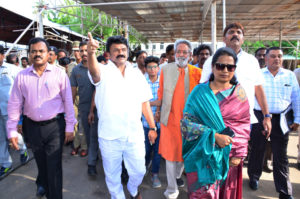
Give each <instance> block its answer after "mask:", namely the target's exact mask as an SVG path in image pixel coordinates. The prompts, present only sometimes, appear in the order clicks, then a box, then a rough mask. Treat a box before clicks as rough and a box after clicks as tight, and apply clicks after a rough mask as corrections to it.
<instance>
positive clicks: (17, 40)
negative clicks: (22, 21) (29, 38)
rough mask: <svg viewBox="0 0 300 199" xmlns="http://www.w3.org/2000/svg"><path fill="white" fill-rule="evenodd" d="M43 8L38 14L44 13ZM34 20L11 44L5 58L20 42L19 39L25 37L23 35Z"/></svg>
mask: <svg viewBox="0 0 300 199" xmlns="http://www.w3.org/2000/svg"><path fill="white" fill-rule="evenodd" d="M44 9H45V8H42V10H41V11H40V12H39V14H41V13H42V12H43V11H44ZM34 22H35V21H34V20H33V21H32V22H31V23H30V24H29V25H28V26H27V28H26V29H25V30H24V31H23V32H22V33H21V34H20V36H19V37H18V38H17V39H16V41H15V42H14V43H13V45H12V46H11V47H10V48H9V49H8V51H6V53H5V56H6V55H8V54H9V53H10V51H11V50H12V49H13V48H14V47H15V45H16V44H17V43H18V42H19V41H20V39H21V38H22V37H23V36H24V35H25V33H26V32H27V31H28V30H29V28H30V27H31V26H32V25H33V24H34Z"/></svg>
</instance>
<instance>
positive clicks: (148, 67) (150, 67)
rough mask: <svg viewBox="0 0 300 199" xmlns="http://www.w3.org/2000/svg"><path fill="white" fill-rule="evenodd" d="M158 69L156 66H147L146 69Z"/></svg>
mask: <svg viewBox="0 0 300 199" xmlns="http://www.w3.org/2000/svg"><path fill="white" fill-rule="evenodd" d="M158 67H159V66H158V65H155V66H147V69H150V70H151V69H152V68H154V69H155V68H158Z"/></svg>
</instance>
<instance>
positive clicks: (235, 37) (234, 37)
mask: <svg viewBox="0 0 300 199" xmlns="http://www.w3.org/2000/svg"><path fill="white" fill-rule="evenodd" d="M234 39H236V40H238V41H240V40H239V38H238V37H237V36H233V37H232V38H231V39H230V41H232V40H234Z"/></svg>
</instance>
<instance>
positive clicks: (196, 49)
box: [193, 47, 199, 56]
mask: <svg viewBox="0 0 300 199" xmlns="http://www.w3.org/2000/svg"><path fill="white" fill-rule="evenodd" d="M198 48H199V47H197V48H194V50H193V56H195V55H198V54H197V52H198Z"/></svg>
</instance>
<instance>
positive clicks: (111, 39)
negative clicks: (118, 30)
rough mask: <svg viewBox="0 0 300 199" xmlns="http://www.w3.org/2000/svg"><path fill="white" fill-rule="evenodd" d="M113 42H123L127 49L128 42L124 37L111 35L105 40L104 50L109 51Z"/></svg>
mask: <svg viewBox="0 0 300 199" xmlns="http://www.w3.org/2000/svg"><path fill="white" fill-rule="evenodd" d="M113 44H124V45H125V46H126V47H127V49H128V42H127V39H125V37H123V36H120V35H118V36H113V37H109V38H108V39H107V41H106V51H107V52H110V47H111V45H113Z"/></svg>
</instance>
